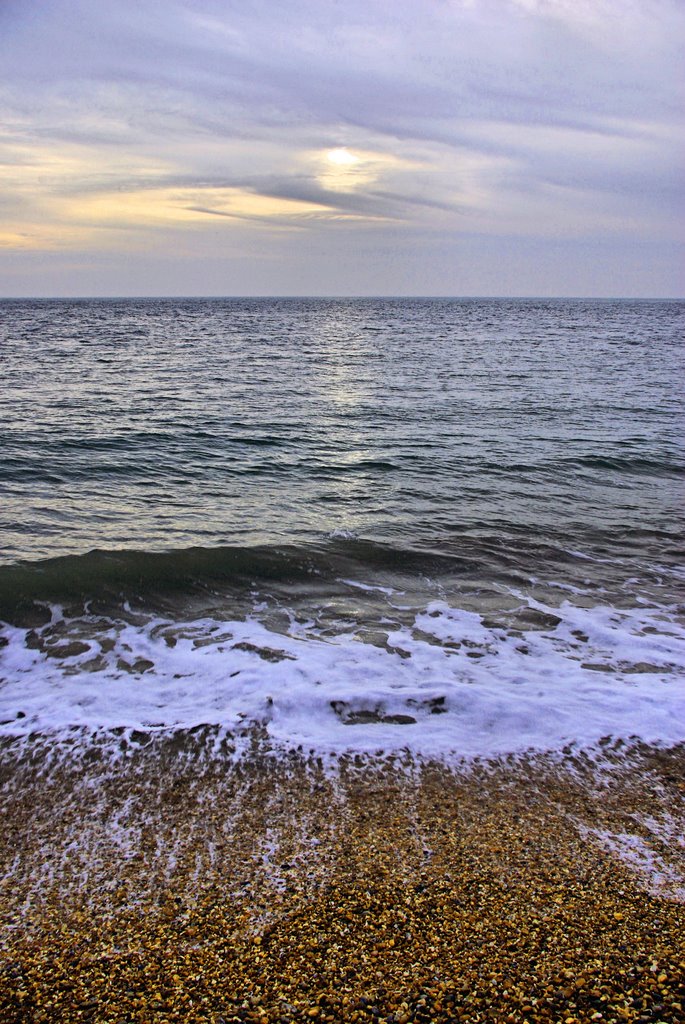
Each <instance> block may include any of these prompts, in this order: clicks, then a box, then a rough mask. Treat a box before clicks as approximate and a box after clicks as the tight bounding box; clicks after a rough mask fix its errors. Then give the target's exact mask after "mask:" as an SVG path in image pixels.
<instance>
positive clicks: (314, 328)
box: [0, 299, 685, 756]
mask: <svg viewBox="0 0 685 1024" xmlns="http://www.w3.org/2000/svg"><path fill="white" fill-rule="evenodd" d="M684 320H685V304H683V303H681V302H666V301H658V302H647V301H642V302H633V301H625V302H619V301H606V302H597V301H584V300H555V301H547V300H545V301H542V300H540V301H538V300H485V301H483V300H434V299H430V300H366V299H365V300H300V299H297V300H296V299H278V300H266V299H264V300H225V301H224V300H147V301H139V300H125V301H124V300H122V301H112V300H107V301H105V300H102V301H90V300H88V301H86V300H83V301H71V300H69V301H66V300H65V301H42V302H35V301H30V302H29V301H26V302H21V301H8V302H2V303H0V344H1V346H2V352H3V370H2V373H3V388H2V393H1V396H0V411H1V415H2V423H3V445H2V449H1V450H0V488H1V491H2V502H1V505H0V531H1V532H0V536H1V538H2V564H1V565H0V618H2V619H4V620H5V622H6V623H7V625H6V626H5V627H4V629H3V630H2V636H3V637H4V639H5V640H6V641H7V643H6V645H5V646H4V647H3V648H2V649H0V658H1V659H2V665H1V666H0V677H2V680H3V683H2V687H1V688H0V720H2V722H3V723H4V724H2V725H1V726H0V730H2V731H4V732H7V733H9V734H16V733H22V732H30V731H32V730H33V731H35V730H36V729H53V728H59V729H66V728H68V727H69V726H70V725H85V726H87V727H98V726H102V727H106V728H114V727H117V726H121V725H123V726H126V727H131V728H134V727H137V726H143V727H145V728H152V729H162V728H166V727H169V726H174V725H183V726H190V725H193V724H195V723H199V722H212V723H218V724H221V725H222V726H225V727H226V728H227V729H236V728H238V727H239V726H240V725H241V723H245V722H250V721H260V722H263V723H265V726H266V727H267V728H268V730H269V731H270V733H271V735H272V737H273V738H274V740H275V741H277V742H278V743H280V744H283V745H285V746H288V745H296V746H297V745H305V746H308V747H309V748H311V749H330V750H336V751H337V750H341V749H374V750H375V749H397V748H403V747H408V748H410V749H412V750H415V751H417V752H426V753H439V754H444V755H445V756H447V755H448V754H449V753H450V752H452V753H456V754H459V755H463V756H475V755H477V754H478V753H486V754H487V753H492V752H504V751H508V750H520V749H527V748H529V747H533V748H537V749H540V748H542V749H546V748H558V747H560V746H563V745H564V744H567V743H569V742H570V743H573V742H578V743H587V742H589V743H592V742H596V741H598V740H599V739H600V738H601V737H602V736H604V735H606V734H613V735H622V736H625V737H628V736H631V735H640V736H644V737H645V738H647V739H649V740H657V741H659V740H661V741H663V742H672V741H676V740H677V739H680V738H684V737H685V725H684V724H683V723H685V705H684V704H683V698H682V692H683V688H682V678H683V669H684V668H685V656H684V654H683V641H684V640H685V630H684V629H683V616H682V613H683V590H682V583H683V570H682V567H683V552H684V551H685V536H684V531H683V527H682V520H681V517H680V508H681V506H682V497H683V471H684V470H685V453H684V450H683V445H682V436H683V431H682V428H683V420H684V417H683V404H684V403H683V389H682V379H683V378H682V369H683V368H682V334H683V321H684Z"/></svg>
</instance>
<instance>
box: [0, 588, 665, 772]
mask: <svg viewBox="0 0 685 1024" xmlns="http://www.w3.org/2000/svg"><path fill="white" fill-rule="evenodd" d="M528 603H529V604H530V605H531V606H532V607H534V608H537V609H539V610H541V611H545V606H543V605H541V604H539V603H536V602H532V601H531V602H528ZM547 610H548V611H551V612H554V613H555V614H557V615H558V616H560V617H561V621H560V622H559V624H558V625H557V626H555V627H554V628H550V629H542V630H541V629H527V630H525V631H509V630H507V629H505V628H504V627H502V628H498V627H494V626H490V625H486V624H485V623H484V621H483V619H482V618H481V616H480V615H478V614H476V613H475V612H469V611H465V610H463V609H460V608H453V607H450V606H448V605H447V604H446V603H444V602H434V603H432V604H430V605H429V606H428V607H427V608H426V609H425V611H423V612H421V613H420V614H418V615H417V616H416V618H415V622H414V625H413V626H412V627H408V626H407V627H400V628H394V629H392V628H391V629H390V630H389V631H388V632H387V645H386V647H381V646H374V645H372V644H371V643H366V642H362V640H361V639H360V638H359V637H358V636H357V635H355V634H354V633H346V634H344V635H340V636H335V637H330V636H324V635H322V634H321V633H319V632H318V631H317V628H316V626H315V625H314V623H313V622H307V623H302V622H299V623H298V622H296V621H295V620H294V619H293V620H292V621H291V626H290V628H289V631H288V632H287V633H285V634H283V633H278V632H275V631H274V630H272V629H269V628H267V626H266V625H264V624H263V623H262V622H260V621H258V620H257V619H247V620H245V621H230V622H216V621H213V620H209V619H203V620H199V621H196V622H193V623H185V624H179V623H171V622H168V621H166V620H160V619H156V620H151V621H149V622H148V623H147V624H146V625H144V626H134V625H126V624H119V625H114V624H108V625H107V624H105V625H106V628H105V626H103V625H102V624H98V623H97V622H96V621H95V620H92V621H90V622H89V621H87V620H83V619H82V620H80V621H78V622H73V623H69V624H67V629H66V636H65V637H64V640H69V639H74V638H77V637H78V638H81V639H84V638H85V639H86V640H88V642H89V643H90V645H91V649H90V650H89V651H88V652H86V653H82V654H79V655H76V656H72V657H66V658H63V659H61V660H60V659H58V658H55V657H54V656H47V655H46V654H45V653H43V652H42V651H40V650H35V649H29V648H27V647H26V646H25V642H24V641H25V633H24V631H22V630H19V629H15V628H11V627H5V628H4V630H3V632H4V635H5V636H6V637H7V638H8V640H9V644H8V645H7V646H6V647H4V648H3V649H2V650H0V677H1V679H2V682H1V684H0V721H1V722H2V723H3V724H2V725H0V734H8V735H17V734H20V735H21V734H26V733H29V732H34V731H46V730H57V731H61V730H66V729H68V728H69V727H71V726H86V727H89V728H114V727H118V726H124V727H130V728H141V729H146V730H151V729H152V730H155V729H165V728H170V727H192V726H195V725H198V724H201V723H209V724H219V725H221V726H224V727H226V728H227V729H237V728H240V727H242V726H244V725H245V724H248V723H250V722H262V723H264V725H265V727H266V728H267V729H268V732H269V733H270V735H271V736H272V738H273V740H274V741H275V742H277V743H278V744H282V745H284V746H286V747H297V746H301V747H302V748H303V749H304V750H305V751H309V750H313V751H316V752H343V751H359V752H370V753H376V752H378V751H381V750H382V751H386V752H389V751H398V750H403V749H407V750H409V751H411V752H413V753H416V754H422V755H425V756H435V757H456V758H462V757H466V758H471V757H474V756H495V755H500V754H505V753H510V752H520V751H524V750H529V749H546V750H549V749H559V748H561V747H563V746H565V745H566V744H569V743H575V744H579V745H589V744H593V743H596V742H597V741H598V740H599V739H600V738H602V737H604V736H607V735H613V736H617V737H623V738H629V737H640V738H642V739H644V740H646V741H649V742H663V743H676V742H680V741H683V740H685V694H684V691H683V678H684V677H685V630H683V628H682V627H681V626H680V625H678V623H677V622H676V621H675V620H674V619H671V617H670V614H669V613H668V612H667V611H666V610H663V609H655V608H653V609H645V608H642V607H641V608H635V609H630V610H618V609H616V608H613V607H610V606H597V607H594V608H581V607H577V606H575V605H573V604H571V603H568V602H566V603H564V604H562V605H561V607H560V608H554V609H547ZM386 628H387V627H386ZM652 630H654V632H652ZM585 637H587V640H585V639H584V638H585ZM89 638H90V639H89ZM168 638H170V639H171V641H172V642H173V641H174V640H175V645H174V646H169V643H168V642H167V639H168ZM107 640H108V641H110V644H111V643H112V642H113V643H114V647H113V649H112V650H105V651H104V652H103V651H102V650H101V648H100V644H101V642H103V641H107ZM106 647H107V643H105V648H106ZM98 654H99V655H100V665H99V670H98V671H93V670H80V666H82V665H84V664H85V663H89V664H91V665H92V659H93V658H94V657H95V656H96V655H98ZM141 659H142V661H144V662H151V663H152V665H153V667H152V668H149V667H147V668H146V666H145V664H143V663H142V662H141ZM275 659H280V660H275ZM124 662H126V663H127V665H128V666H129V670H127V669H126V668H125V667H123V663H124ZM136 662H138V663H139V664H138V665H136ZM96 667H98V666H96ZM130 668H132V669H133V671H131V670H130ZM19 713H21V714H22V715H23V717H20V718H18V717H17V715H18V714H19ZM394 716H401V717H400V719H399V720H395V721H393V720H390V721H388V719H392V718H393V717H394ZM408 718H413V719H415V722H414V723H408V722H407V721H406V720H407V719H408ZM350 723H352V724H350Z"/></svg>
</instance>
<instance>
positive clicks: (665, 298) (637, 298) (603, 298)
mask: <svg viewBox="0 0 685 1024" xmlns="http://www.w3.org/2000/svg"><path fill="white" fill-rule="evenodd" d="M174 299H186V300H187V299H192V300H196V299H218V300H224V301H225V300H233V299H240V300H243V299H324V300H342V299H351V300H361V299H369V300H378V299H442V300H448V301H459V300H477V301H483V300H514V301H516V300H536V301H561V300H565V301H568V300H572V301H583V302H682V301H685V295H535V294H524V295H494V294H493V295H425V294H405V295H401V294H390V293H386V294H381V293H379V294H373V295H359V294H352V293H350V294H337V295H336V294H307V293H305V292H302V293H297V292H287V293H286V292H282V293H279V292H271V293H267V292H260V293H259V294H254V295H245V294H238V293H236V294H211V295H209V294H205V295H203V294H196V295H191V294H189V293H178V294H174V295H131V294H128V295H126V294H121V295H95V294H93V295H0V302H58V301H64V302H87V301H96V302H108V301H109V302H120V301H136V300H138V301H152V300H154V301H166V300H169V301H171V300H174Z"/></svg>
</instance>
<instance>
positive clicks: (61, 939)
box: [0, 729, 685, 1024]
mask: <svg viewBox="0 0 685 1024" xmlns="http://www.w3.org/2000/svg"><path fill="white" fill-rule="evenodd" d="M122 747H123V748H124V749H122ZM113 750H115V751H116V752H117V759H116V760H115V761H113V760H112V752H113ZM0 772H1V776H0V778H1V781H2V796H1V798H0V800H1V807H2V821H3V828H2V832H1V834H0V874H1V876H2V882H1V888H0V915H1V920H2V940H1V945H0V1021H2V1022H3V1024H5V1022H7V1024H20V1022H21V1024H25V1022H26V1024H28V1022H31V1024H32V1022H34V1021H36V1022H37V1021H45V1022H57V1021H59V1022H67V1024H71V1022H77V1021H90V1022H99V1021H102V1022H117V1024H128V1022H146V1024H147V1022H165V1021H169V1022H171V1021H185V1022H189V1021H211V1022H213V1024H224V1022H229V1021H236V1020H238V1021H256V1022H258V1021H262V1022H263V1021H282V1022H284V1024H285V1022H287V1021H295V1020H298V1021H311V1020H314V1021H359V1022H362V1021H370V1022H373V1021H390V1022H393V1024H406V1022H408V1021H465V1022H477V1021H478V1022H480V1021H483V1022H485V1021H490V1022H497V1024H501V1022H507V1024H509V1022H523V1021H529V1022H531V1024H532V1022H534V1021H549V1022H564V1024H569V1022H574V1024H575V1022H582V1024H585V1022H586V1021H599V1022H602V1021H606V1022H610V1021H614V1022H616V1024H618V1022H621V1021H643V1022H647V1021H652V1022H657V1021H666V1022H673V1021H683V1020H685V940H684V938H683V936H685V903H684V902H683V901H684V899H685V850H684V849H683V845H682V836H683V832H684V826H685V810H684V808H685V750H684V749H683V748H682V747H680V748H675V749H671V750H655V749H652V748H647V747H634V748H631V749H630V750H627V749H626V748H625V747H622V746H619V747H615V746H609V745H607V746H606V747H605V748H604V749H603V751H602V752H601V754H599V753H596V754H595V755H594V756H593V757H592V758H590V757H587V756H585V755H582V754H581V755H579V754H575V755H574V754H571V755H568V756H566V757H565V758H562V759H560V758H551V757H548V758H546V757H541V756H538V757H530V758H527V759H516V760H515V759H511V760H509V761H504V762H498V763H495V764H485V763H476V764H472V765H470V766H464V767H462V768H461V769H459V770H457V769H453V770H448V769H447V768H445V767H444V766H440V765H436V764H426V765H422V766H418V765H416V764H411V763H409V762H408V761H401V760H399V759H395V760H390V761H387V762H383V763H380V762H378V763H369V762H362V761H361V760H359V759H354V758H349V759H344V760H342V761H341V762H338V763H337V764H336V765H335V766H334V768H333V766H332V765H324V764H323V763H322V762H317V761H316V760H307V759H306V758H304V757H303V756H302V755H299V754H294V755H291V756H280V757H277V756H275V755H273V753H271V752H269V751H268V749H266V747H265V743H264V738H263V737H262V738H260V737H254V740H253V744H252V748H251V750H250V751H248V753H247V754H245V755H244V756H243V758H242V759H241V760H238V761H236V760H234V759H232V758H231V757H230V756H229V755H228V752H227V750H226V749H225V748H222V744H221V742H220V741H219V738H218V736H217V734H216V733H215V732H214V731H213V730H210V729H204V730H202V729H201V730H199V731H195V732H194V733H192V734H189V733H188V734H183V735H176V736H175V737H169V736H167V737H157V738H155V737H153V738H150V737H148V736H146V735H144V734H137V735H134V737H133V741H132V740H131V737H128V739H126V738H125V737H123V736H122V737H120V738H118V739H117V741H116V744H115V745H113V744H112V740H111V738H109V739H107V740H106V741H105V740H100V741H95V740H91V741H89V742H84V741H83V739H82V738H80V737H76V738H75V742H74V744H73V747H72V748H71V750H70V751H69V750H65V748H63V747H60V748H56V747H53V746H52V745H51V744H50V742H49V741H48V740H46V739H41V738H40V737H34V738H33V740H32V741H31V742H29V743H28V744H26V743H25V744H24V745H23V746H21V747H20V746H19V745H18V744H13V743H11V742H7V743H6V744H5V746H4V747H3V748H2V750H1V751H0Z"/></svg>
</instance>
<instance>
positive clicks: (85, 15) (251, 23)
mask: <svg viewBox="0 0 685 1024" xmlns="http://www.w3.org/2000/svg"><path fill="white" fill-rule="evenodd" d="M684 27H685V14H684V11H683V8H682V5H681V4H680V3H679V2H677V0H644V2H642V3H638V2H637V0H592V2H590V0H573V2H571V0H406V2H404V3H401V4H397V3H391V2H390V0H366V2H364V3H362V2H361V0H348V2H347V3H346V4H345V6H344V7H342V6H339V5H334V4H330V3H326V2H324V3H321V2H320V0H319V2H316V3H315V2H314V0H285V2H284V3H282V4H279V5H274V4H273V3H271V2H269V3H267V2H266V0H241V2H238V0H192V2H191V0H168V2H164V3H162V2H161V0H137V2H136V3H134V2H133V0H118V2H117V3H116V4H109V5H94V4H92V3H90V2H86V0H41V2H39V0H22V2H21V3H20V2H19V0H5V2H4V4H3V5H2V7H1V8H0V66H2V68H3V72H2V77H1V78H0V105H1V106H2V110H3V118H2V123H3V125H4V128H3V131H2V134H0V177H1V178H2V186H3V188H2V192H3V201H2V206H1V207H0V212H1V213H2V217H3V227H2V232H3V234H2V238H3V246H4V251H6V252H9V251H11V249H12V246H16V247H17V249H19V248H22V249H26V248H27V247H29V248H31V247H33V248H35V249H36V250H40V249H41V247H42V248H44V249H45V250H46V251H53V250H55V249H57V250H63V249H65V250H68V249H71V250H73V251H74V252H77V251H78V252H81V251H91V252H98V251H100V250H101V249H102V250H107V249H108V248H109V249H111V250H112V251H116V252H124V251H125V250H126V246H127V245H130V246H132V247H135V249H136V251H146V250H147V251H148V252H150V253H155V252H159V251H161V247H162V246H163V238H165V237H166V238H167V239H171V238H172V237H173V238H174V239H175V240H176V239H177V238H178V237H186V239H187V242H186V243H184V244H187V246H189V247H191V249H192V246H195V247H196V252H197V253H198V258H200V255H201V253H202V252H204V251H206V250H207V251H213V252H215V251H217V246H218V245H219V242H218V241H217V240H218V239H219V238H223V239H224V242H225V245H226V247H227V249H230V250H231V251H233V250H234V248H235V247H237V248H240V247H241V246H242V247H243V249H244V251H248V249H249V251H250V253H251V256H250V258H251V259H255V260H256V259H261V260H267V253H266V250H265V248H264V244H265V243H264V239H265V237H266V235H265V233H267V234H268V232H269V231H272V232H274V233H275V236H278V238H280V237H281V236H282V234H283V233H284V232H285V233H286V234H289V235H291V236H292V237H293V239H294V241H293V245H294V246H295V248H294V249H293V251H292V253H291V258H292V259H294V260H297V259H299V258H301V259H302V265H303V267H308V268H310V269H309V271H308V272H311V273H313V274H314V276H316V272H317V270H316V265H315V263H313V262H312V260H313V257H312V253H313V252H314V251H315V250H316V251H320V252H327V253H328V256H327V257H326V258H328V259H330V260H333V261H334V260H336V259H337V260H338V261H339V265H340V266H343V265H344V264H345V263H346V261H347V259H348V257H349V255H350V253H351V251H352V249H353V246H354V242H353V239H354V238H357V239H358V240H361V238H362V234H361V233H363V237H364V239H365V241H364V245H367V244H369V242H370V240H371V239H372V238H373V239H374V245H375V246H376V249H375V256H374V257H373V258H374V259H375V260H376V263H378V260H379V259H381V260H383V259H385V261H386V263H387V266H388V274H391V272H397V271H398V264H397V258H396V255H394V254H397V252H398V251H402V252H404V253H405V254H406V256H405V259H406V260H410V258H411V256H410V252H411V248H412V246H421V247H423V250H422V251H423V252H424V253H425V252H427V249H426V247H430V246H431V245H432V246H433V251H434V254H435V255H434V258H435V261H436V267H437V266H440V267H442V266H443V263H444V252H445V247H447V248H449V247H450V245H451V244H452V242H451V240H452V239H453V237H454V235H455V233H459V234H460V237H461V238H462V239H464V240H466V239H471V240H472V239H474V238H477V237H483V238H488V237H495V236H498V235H501V236H506V237H512V238H518V239H521V240H523V239H528V240H529V242H530V246H531V252H532V251H533V249H534V248H535V246H536V245H537V242H538V241H545V240H549V239H554V240H555V242H558V243H559V244H563V242H564V240H565V239H566V240H569V241H571V240H574V239H579V238H584V239H587V240H596V241H597V242H598V243H599V241H600V240H602V239H605V238H609V237H610V238H612V239H617V240H622V243H621V244H623V246H624V249H623V251H624V253H625V254H626V260H627V261H628V255H627V254H628V252H629V247H630V246H631V245H632V244H634V242H635V239H638V238H639V239H642V240H644V241H645V242H649V244H650V245H659V244H663V245H664V246H665V247H668V246H671V245H672V244H674V243H677V242H680V243H682V236H681V235H680V233H679V232H680V229H679V227H678V225H679V223H682V222H683V221H684V220H685V218H683V216H682V214H683V212H684V211H683V195H682V181H683V174H682V171H683V167H682V164H683V153H684V152H685V145H684V143H685V139H684V137H683V136H684V134H685V133H684V131H683V121H682V113H681V112H682V109H683V101H684V100H685V96H684V95H683V93H684V92H685V82H684V76H683V66H682V59H681V56H680V54H681V50H682V45H683V42H685V31H684ZM179 232H180V235H179ZM250 232H258V234H259V238H260V239H261V242H260V245H261V248H260V247H259V246H258V247H257V249H254V250H253V249H252V248H251V243H248V239H249V238H250ZM398 232H400V234H399V235H398ZM255 237H256V236H255ZM398 238H402V239H403V240H404V241H403V244H402V246H399V243H398ZM419 240H421V241H420V242H419ZM427 240H432V241H427ZM438 240H440V241H438ZM174 244H176V242H175V243H174ZM274 244H280V243H277V242H274ZM471 244H473V242H471ZM521 244H522V243H521ZM616 244H617V245H618V242H617V243H616ZM327 245H328V248H327ZM619 248H620V247H619ZM616 251H619V249H617V250H616ZM664 251H666V249H664ZM669 251H670V250H669ZM384 254H385V255H384ZM369 258H371V257H369ZM428 258H429V257H428V256H426V259H428ZM269 262H270V264H271V263H273V261H272V260H271V259H270V257H269ZM304 272H305V271H304V270H303V273H304ZM617 272H618V271H617ZM403 276H405V268H404V267H403V268H402V274H400V275H399V277H402V278H403ZM670 280H672V277H671V278H669V281H670ZM277 283H278V282H277V281H275V284H274V288H276V286H277ZM391 283H392V282H391V279H390V278H389V279H388V284H389V285H391ZM550 286H551V285H550ZM664 287H666V285H664ZM668 287H671V285H670V284H669V286H668ZM150 290H151V291H157V290H158V289H157V288H155V287H151V289H150ZM276 290H278V289H277V288H276ZM386 290H393V289H392V287H390V288H388V289H386Z"/></svg>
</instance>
